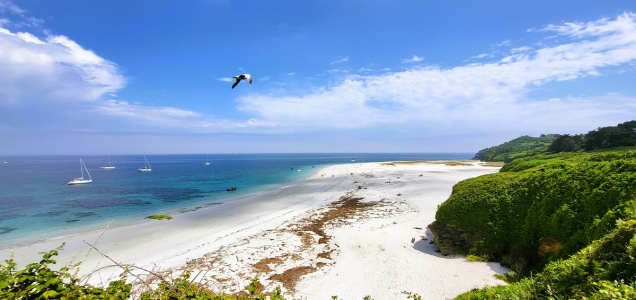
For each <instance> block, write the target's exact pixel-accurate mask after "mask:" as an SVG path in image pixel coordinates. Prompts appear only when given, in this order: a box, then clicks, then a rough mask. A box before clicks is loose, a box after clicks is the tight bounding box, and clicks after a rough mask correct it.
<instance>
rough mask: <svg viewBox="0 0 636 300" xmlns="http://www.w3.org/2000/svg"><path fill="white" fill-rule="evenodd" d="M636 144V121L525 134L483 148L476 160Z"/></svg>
mask: <svg viewBox="0 0 636 300" xmlns="http://www.w3.org/2000/svg"><path fill="white" fill-rule="evenodd" d="M631 146H636V121H627V122H623V123H621V124H618V125H616V126H607V127H599V128H597V129H595V130H592V131H589V132H588V133H587V134H576V135H569V134H564V135H560V134H542V135H541V136H540V137H531V136H527V135H525V136H522V137H518V138H516V139H514V140H511V141H508V142H505V143H503V144H501V145H499V146H494V147H490V148H486V149H482V150H480V151H479V152H477V154H475V157H474V158H475V159H479V160H481V161H487V162H494V161H500V162H511V161H513V160H515V159H517V158H524V157H529V156H534V155H539V154H546V153H560V152H577V151H594V150H601V149H610V148H617V147H631Z"/></svg>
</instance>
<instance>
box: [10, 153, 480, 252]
mask: <svg viewBox="0 0 636 300" xmlns="http://www.w3.org/2000/svg"><path fill="white" fill-rule="evenodd" d="M472 156H473V155H472V154H469V153H420V154H355V155H352V154H241V155H234V154H218V155H210V156H209V159H207V160H208V161H209V162H210V165H208V166H204V165H203V163H204V162H205V161H206V155H148V156H147V158H148V161H149V162H150V165H151V167H152V172H143V173H141V172H137V169H138V168H140V167H143V166H144V158H143V156H142V155H112V156H111V157H110V158H111V163H112V165H113V166H115V167H116V168H115V169H113V170H101V169H100V168H99V167H100V166H105V165H108V157H107V156H82V157H81V158H82V160H83V161H84V163H85V165H86V167H87V168H88V171H89V172H90V174H91V176H92V179H93V182H92V183H89V184H82V185H67V184H66V183H67V182H68V181H69V180H71V179H73V178H75V177H79V176H80V164H79V158H80V157H79V156H14V157H7V161H8V162H9V163H7V164H0V248H4V247H7V246H10V245H13V244H17V243H24V242H30V241H35V240H41V239H49V238H54V237H59V236H66V235H71V234H77V233H81V232H85V231H89V230H97V229H100V228H103V227H104V226H106V224H108V223H109V222H110V221H111V220H113V219H116V220H118V224H121V223H122V222H121V220H125V221H127V222H134V221H135V220H137V221H138V220H143V219H144V218H145V217H146V216H148V215H152V214H156V213H170V212H178V211H182V210H188V209H194V208H196V207H203V206H214V205H216V204H220V203H223V202H228V201H234V200H236V199H239V198H244V197H246V196H250V195H256V194H259V193H265V192H267V191H272V190H275V189H277V188H281V187H283V186H286V185H289V184H293V183H294V182H297V181H299V180H301V179H303V178H306V177H307V176H309V175H311V174H312V171H317V170H318V168H320V167H323V166H325V165H334V164H345V163H351V159H353V158H355V162H356V163H360V162H378V161H396V160H454V159H468V158H470V157H472ZM291 168H293V170H292V169H291ZM299 169H300V170H303V171H302V172H298V171H297V170H299ZM87 177H88V176H87V175H86V174H85V175H84V178H87ZM231 186H234V187H236V188H237V189H236V191H233V192H227V191H226V189H227V188H228V187H231Z"/></svg>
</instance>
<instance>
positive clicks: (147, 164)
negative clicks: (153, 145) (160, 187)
mask: <svg viewBox="0 0 636 300" xmlns="http://www.w3.org/2000/svg"><path fill="white" fill-rule="evenodd" d="M137 171H139V172H150V171H152V169H151V168H150V163H149V162H148V159H147V158H146V156H145V155H144V167H143V168H139V169H137Z"/></svg>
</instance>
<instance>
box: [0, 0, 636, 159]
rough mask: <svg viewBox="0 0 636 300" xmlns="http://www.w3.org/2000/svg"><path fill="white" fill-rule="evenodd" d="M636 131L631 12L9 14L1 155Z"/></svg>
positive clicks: (285, 4)
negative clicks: (629, 125) (243, 77)
mask: <svg viewBox="0 0 636 300" xmlns="http://www.w3.org/2000/svg"><path fill="white" fill-rule="evenodd" d="M244 73H249V74H251V75H252V76H253V79H254V80H253V82H252V84H249V83H248V82H246V81H242V82H241V83H240V84H239V85H238V86H237V87H236V88H234V89H232V88H231V86H232V83H233V78H232V77H233V76H236V75H239V74H244ZM634 119H636V1H633V0H624V1H620V0H615V1H613V0H608V1H591V0H576V1H574V0H563V1H552V0H535V1H509V0H484V1H458V0H454V1H453V0H450V1H428V0H427V1H424V0H422V1H415V0H390V1H389V0H375V1H374V0H365V1H362V0H339V1H335V0H334V1H330V0H327V1H312V0H307V1H297V0H271V1H253V0H232V1H229V0H227V1H226V0H192V1H177V0H165V1H150V0H137V1H129V0H92V1H71V0H56V1H45V0H23V1H10V0H0V156H10V155H30V154H68V155H76V154H181V153H210V154H213V153H272V152H274V153H285V152H309V153H321V152H344V153H362V152H476V151H478V150H480V149H483V148H486V147H490V146H494V145H498V144H501V143H503V142H506V141H508V140H510V139H513V138H516V137H519V136H522V135H530V136H538V135H540V134H547V133H560V134H566V133H567V134H578V133H586V132H588V131H590V130H593V129H595V128H598V127H602V126H610V125H616V124H618V123H622V122H625V121H628V120H634Z"/></svg>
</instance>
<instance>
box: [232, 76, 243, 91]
mask: <svg viewBox="0 0 636 300" xmlns="http://www.w3.org/2000/svg"><path fill="white" fill-rule="evenodd" d="M239 82H241V79H240V78H238V77H237V78H236V81H235V82H234V84H233V85H232V88H234V87H235V86H236V85H237V84H239Z"/></svg>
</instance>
